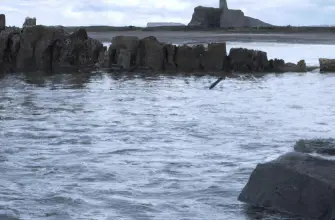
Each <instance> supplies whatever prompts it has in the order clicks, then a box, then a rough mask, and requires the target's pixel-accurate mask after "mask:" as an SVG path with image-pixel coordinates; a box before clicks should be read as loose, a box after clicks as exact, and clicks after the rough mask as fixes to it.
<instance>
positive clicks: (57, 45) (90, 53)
mask: <svg viewBox="0 0 335 220" xmlns="http://www.w3.org/2000/svg"><path fill="white" fill-rule="evenodd" d="M103 51H105V49H104V46H103V44H102V43H101V42H100V41H98V40H95V39H92V38H89V37H88V35H87V32H86V30H85V29H83V28H80V29H78V30H77V31H75V32H74V33H72V34H70V35H68V34H66V35H65V37H64V38H62V39H61V40H57V41H55V42H54V45H53V47H52V68H51V69H52V70H53V71H60V72H64V71H66V72H68V71H74V72H77V71H84V72H87V71H91V70H94V69H95V68H96V64H97V63H99V59H100V58H99V57H100V55H101V53H102V52H103Z"/></svg>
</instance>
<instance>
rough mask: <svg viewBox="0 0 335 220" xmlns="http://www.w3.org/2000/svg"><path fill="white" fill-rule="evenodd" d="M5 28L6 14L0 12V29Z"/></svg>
mask: <svg viewBox="0 0 335 220" xmlns="http://www.w3.org/2000/svg"><path fill="white" fill-rule="evenodd" d="M5 29H6V15H4V14H0V31H3V30H5Z"/></svg>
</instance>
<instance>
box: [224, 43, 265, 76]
mask: <svg viewBox="0 0 335 220" xmlns="http://www.w3.org/2000/svg"><path fill="white" fill-rule="evenodd" d="M229 59H230V65H231V68H232V69H233V70H234V71H236V72H240V73H253V72H266V71H267V70H268V69H269V61H268V58H267V53H266V52H263V51H258V50H249V49H245V48H231V49H230V52H229Z"/></svg>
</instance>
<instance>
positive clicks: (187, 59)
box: [176, 45, 205, 72]
mask: <svg viewBox="0 0 335 220" xmlns="http://www.w3.org/2000/svg"><path fill="white" fill-rule="evenodd" d="M204 53H205V48H204V46H202V45H197V46H193V47H190V46H187V45H184V46H180V47H178V48H177V52H176V65H177V68H178V71H181V72H197V71H200V70H202V69H203V68H202V60H201V59H202V56H203V54H204Z"/></svg>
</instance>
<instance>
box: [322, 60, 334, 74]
mask: <svg viewBox="0 0 335 220" xmlns="http://www.w3.org/2000/svg"><path fill="white" fill-rule="evenodd" d="M319 63H320V71H321V72H335V59H326V58H320V59H319Z"/></svg>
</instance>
